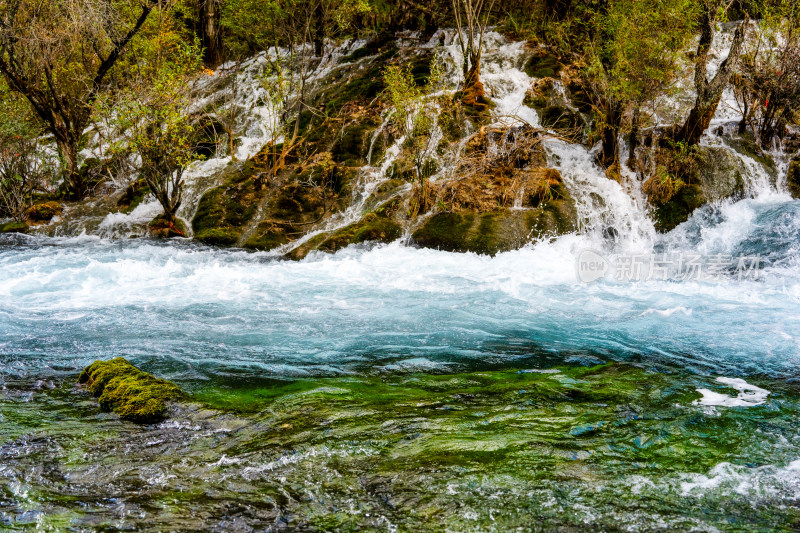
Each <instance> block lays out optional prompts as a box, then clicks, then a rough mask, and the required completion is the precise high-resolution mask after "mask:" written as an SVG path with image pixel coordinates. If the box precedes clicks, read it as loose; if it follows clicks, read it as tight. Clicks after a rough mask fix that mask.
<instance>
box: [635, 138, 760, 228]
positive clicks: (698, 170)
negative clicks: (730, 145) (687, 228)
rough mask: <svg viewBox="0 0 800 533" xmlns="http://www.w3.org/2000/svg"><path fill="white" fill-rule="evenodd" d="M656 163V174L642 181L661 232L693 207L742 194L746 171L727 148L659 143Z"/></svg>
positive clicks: (680, 220) (677, 223)
mask: <svg viewBox="0 0 800 533" xmlns="http://www.w3.org/2000/svg"><path fill="white" fill-rule="evenodd" d="M655 163H656V165H655V174H654V175H652V176H651V177H650V178H648V179H647V180H646V181H645V183H644V185H643V190H644V192H645V194H647V196H648V200H649V202H650V205H651V206H652V207H653V211H652V216H653V222H654V224H655V227H656V229H657V230H658V231H660V232H667V231H670V230H672V229H673V228H675V227H676V226H677V225H679V224H681V223H683V222H685V221H687V220H688V219H689V217H690V216H691V215H692V213H693V212H694V211H695V209H697V208H698V207H700V206H702V205H704V204H706V203H708V202H711V201H716V200H722V199H725V198H739V197H741V196H742V195H743V194H744V183H745V179H744V177H745V174H746V172H747V171H748V170H747V168H746V167H745V166H744V164H743V163H742V161H741V160H740V159H739V158H738V157H736V156H735V155H734V154H733V153H731V151H730V150H728V149H727V148H723V147H712V146H694V147H691V148H689V147H685V146H678V145H675V146H673V145H666V146H661V147H659V148H658V149H657V150H656V155H655Z"/></svg>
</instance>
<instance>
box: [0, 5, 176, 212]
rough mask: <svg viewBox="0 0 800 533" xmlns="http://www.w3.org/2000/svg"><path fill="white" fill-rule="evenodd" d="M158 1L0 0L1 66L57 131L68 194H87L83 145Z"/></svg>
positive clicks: (15, 87)
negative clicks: (116, 70) (112, 77)
mask: <svg viewBox="0 0 800 533" xmlns="http://www.w3.org/2000/svg"><path fill="white" fill-rule="evenodd" d="M158 4H160V3H157V2H155V1H154V0H146V1H144V2H143V3H142V2H139V1H132V0H95V1H92V2H78V1H59V2H39V1H35V0H0V73H2V75H3V76H4V78H5V81H6V83H7V84H8V87H9V88H10V89H11V90H13V91H15V92H17V93H19V94H21V95H23V96H24V97H25V98H26V99H27V100H28V101H29V102H30V104H31V106H32V108H33V109H34V111H35V112H36V114H37V115H38V116H39V118H41V120H42V121H43V122H44V123H45V125H46V126H47V128H48V129H49V131H50V133H52V134H53V136H54V138H55V141H56V144H57V145H58V148H59V152H60V155H61V157H62V159H63V162H64V166H65V169H66V176H65V177H66V182H67V185H68V187H67V188H68V189H69V193H70V194H72V195H75V196H77V197H81V196H84V195H85V194H86V193H87V192H88V191H87V184H86V183H85V182H84V180H83V176H82V174H81V173H80V172H79V161H78V151H79V150H80V148H81V145H82V144H83V142H84V131H85V130H86V128H87V126H89V123H90V118H91V114H92V111H93V109H94V104H95V102H96V100H97V98H98V96H100V95H101V94H102V93H103V92H104V91H105V90H106V89H107V88H108V81H109V78H108V76H109V73H110V71H111V70H112V69H113V67H114V66H115V64H116V63H117V61H118V60H119V59H120V57H121V56H122V55H123V53H124V52H125V51H126V48H127V46H128V44H129V43H130V41H131V40H132V39H133V37H134V36H136V34H137V33H138V32H139V31H140V30H141V28H142V26H143V25H144V23H145V21H146V20H147V18H148V17H149V15H150V13H151V12H152V11H153V10H154V9H155V8H156V6H157V5H158Z"/></svg>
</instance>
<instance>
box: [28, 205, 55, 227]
mask: <svg viewBox="0 0 800 533" xmlns="http://www.w3.org/2000/svg"><path fill="white" fill-rule="evenodd" d="M60 214H61V204H59V203H58V202H53V201H50V202H41V203H37V204H33V205H32V206H31V207H29V208H28V209H27V210H26V211H25V218H27V219H28V221H29V222H31V223H33V224H37V223H38V224H40V223H44V222H50V220H52V219H53V217H54V216H57V215H60Z"/></svg>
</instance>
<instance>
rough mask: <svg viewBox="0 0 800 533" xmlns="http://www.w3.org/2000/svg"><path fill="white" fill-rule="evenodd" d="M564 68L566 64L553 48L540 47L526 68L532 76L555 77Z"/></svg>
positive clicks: (526, 71)
mask: <svg viewBox="0 0 800 533" xmlns="http://www.w3.org/2000/svg"><path fill="white" fill-rule="evenodd" d="M562 68H564V66H563V65H562V64H561V61H559V58H558V57H557V56H556V55H555V54H554V53H553V51H552V50H551V49H549V48H539V49H537V50H535V51H534V53H533V55H532V56H531V58H530V59H528V61H527V62H526V63H525V67H524V70H525V73H526V74H527V75H528V76H530V77H531V78H555V77H556V76H558V75H559V73H560V72H561V69H562Z"/></svg>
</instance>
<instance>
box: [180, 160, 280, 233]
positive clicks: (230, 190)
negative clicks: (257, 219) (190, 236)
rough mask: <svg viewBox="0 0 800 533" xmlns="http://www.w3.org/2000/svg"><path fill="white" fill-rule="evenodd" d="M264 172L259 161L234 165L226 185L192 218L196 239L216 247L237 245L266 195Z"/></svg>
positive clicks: (216, 189)
mask: <svg viewBox="0 0 800 533" xmlns="http://www.w3.org/2000/svg"><path fill="white" fill-rule="evenodd" d="M262 172H263V169H261V168H260V167H259V164H258V161H257V160H255V161H247V162H245V163H238V164H234V165H231V167H229V168H228V169H227V170H226V171H225V175H224V176H223V178H222V184H221V185H220V186H218V187H214V188H213V189H211V190H209V191H207V192H206V193H205V194H204V195H203V197H202V198H201V199H200V202H199V203H198V206H197V211H196V212H195V215H194V218H193V219H192V230H193V231H194V238H195V239H197V240H198V241H200V242H203V243H205V244H211V245H214V246H235V245H236V244H237V243H238V242H239V238H240V237H241V235H242V231H243V227H244V226H245V224H247V223H248V222H249V221H250V220H251V219H252V218H253V216H254V215H255V213H256V210H257V208H258V205H259V203H260V202H261V200H262V199H263V198H264V196H265V195H266V192H267V191H266V190H265V188H264V187H263V184H262V183H261V182H260V179H261V175H262Z"/></svg>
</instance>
